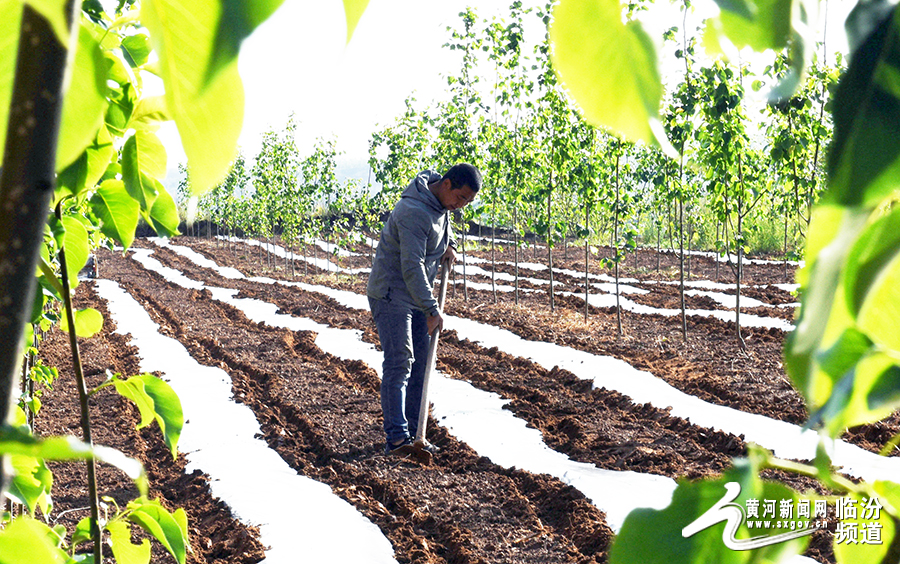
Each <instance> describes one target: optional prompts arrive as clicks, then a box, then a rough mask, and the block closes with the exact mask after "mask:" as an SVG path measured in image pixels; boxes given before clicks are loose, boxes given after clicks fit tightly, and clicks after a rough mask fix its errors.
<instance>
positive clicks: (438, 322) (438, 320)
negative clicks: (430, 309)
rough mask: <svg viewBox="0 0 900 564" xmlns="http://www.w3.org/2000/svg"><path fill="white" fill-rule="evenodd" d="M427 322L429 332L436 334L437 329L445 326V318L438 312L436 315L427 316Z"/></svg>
mask: <svg viewBox="0 0 900 564" xmlns="http://www.w3.org/2000/svg"><path fill="white" fill-rule="evenodd" d="M425 323H426V324H427V326H428V334H429V335H434V332H435V330H437V329H442V328H443V327H444V318H443V317H442V316H441V314H440V313H438V314H437V315H435V316H431V315H429V316H427V317H426V319H425Z"/></svg>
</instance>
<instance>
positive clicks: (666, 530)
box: [609, 459, 809, 564]
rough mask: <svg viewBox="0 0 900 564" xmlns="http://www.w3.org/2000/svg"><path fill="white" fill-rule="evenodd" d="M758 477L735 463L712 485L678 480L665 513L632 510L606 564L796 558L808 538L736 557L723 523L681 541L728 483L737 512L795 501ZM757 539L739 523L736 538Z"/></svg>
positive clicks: (750, 465) (720, 563)
mask: <svg viewBox="0 0 900 564" xmlns="http://www.w3.org/2000/svg"><path fill="white" fill-rule="evenodd" d="M758 472H759V467H758V465H757V462H754V461H751V460H748V459H738V460H736V461H735V467H734V468H731V469H729V470H728V471H727V472H726V473H725V474H724V475H723V476H722V477H721V478H719V479H717V480H704V481H699V482H690V481H687V480H680V481H679V483H678V487H677V488H676V489H675V492H674V494H673V496H672V503H671V504H670V505H669V506H668V507H667V508H665V509H663V510H655V509H636V510H634V511H632V512H631V513H630V514H629V515H628V517H627V518H626V519H625V522H624V523H623V525H622V529H621V530H620V531H619V534H618V536H617V537H616V540H615V543H614V544H613V546H612V548H611V549H610V555H609V562H610V564H737V563H744V562H760V561H772V562H776V561H779V558H783V557H789V556H791V555H795V554H799V553H800V552H802V551H803V549H804V548H805V546H806V544H807V542H808V540H809V537H804V538H800V539H794V540H791V541H787V542H784V543H779V544H773V545H770V546H767V547H764V548H760V549H756V550H752V551H751V550H740V551H738V550H731V549H730V548H727V547H726V546H725V543H724V541H723V532H724V531H725V524H724V523H722V522H719V523H717V524H714V525H712V526H710V527H708V528H705V529H703V530H700V531H698V532H696V533H694V534H692V535H690V536H687V537H685V536H684V533H683V530H684V528H685V527H688V526H689V525H692V524H693V523H694V522H695V521H696V520H697V519H698V518H699V517H701V516H702V515H704V514H706V513H707V512H708V511H709V510H710V509H711V508H712V507H713V506H714V505H715V504H716V503H718V502H720V501H721V500H722V499H723V497H724V496H725V494H726V492H727V490H726V486H725V484H726V483H728V482H737V483H738V484H739V485H740V488H741V491H740V494H739V495H738V496H737V498H736V499H735V500H734V501H733V503H734V504H735V505H738V506H739V507H743V506H745V505H746V501H747V500H748V499H758V500H762V499H772V500H792V501H796V494H795V493H794V492H793V491H791V490H790V489H788V488H787V487H785V486H783V485H781V484H777V483H774V482H763V481H762V480H760V479H759V476H758ZM760 511H762V510H761V509H760ZM742 513H743V512H742ZM741 517H743V515H742V516H741ZM778 532H782V531H778ZM726 534H727V533H726ZM756 534H758V533H757V532H754V533H753V534H751V532H750V530H749V529H747V527H746V523H745V521H744V520H743V518H741V526H740V527H739V529H738V532H737V534H736V536H737V538H738V539H747V538H750V537H753V536H756Z"/></svg>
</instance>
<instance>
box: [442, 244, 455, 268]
mask: <svg viewBox="0 0 900 564" xmlns="http://www.w3.org/2000/svg"><path fill="white" fill-rule="evenodd" d="M444 261H447V262H449V263H450V264H449V266H453V263H454V262H456V249H454V248H453V247H447V250H446V251H444V255H443V256H442V257H441V262H444Z"/></svg>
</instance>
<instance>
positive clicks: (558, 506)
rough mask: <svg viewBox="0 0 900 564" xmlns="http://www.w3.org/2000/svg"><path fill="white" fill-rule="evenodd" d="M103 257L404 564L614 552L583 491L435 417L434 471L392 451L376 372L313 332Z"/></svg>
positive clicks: (597, 556) (300, 465)
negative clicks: (323, 344)
mask: <svg viewBox="0 0 900 564" xmlns="http://www.w3.org/2000/svg"><path fill="white" fill-rule="evenodd" d="M101 260H102V262H103V264H104V272H103V276H104V277H106V278H110V279H113V280H115V281H117V282H118V283H120V284H121V285H122V286H123V287H124V288H126V289H127V291H128V292H129V293H131V294H132V295H133V296H134V297H136V298H137V299H138V300H139V301H140V302H141V303H142V304H143V305H144V306H145V307H146V308H147V310H148V311H149V312H150V313H151V316H152V317H153V318H154V320H155V321H156V322H157V323H159V324H160V326H161V328H162V331H163V333H165V334H168V335H170V336H172V337H174V338H176V339H178V340H179V341H180V342H182V343H183V344H184V345H185V346H186V347H187V348H188V350H189V351H190V352H191V354H192V356H194V357H195V358H196V359H197V360H198V361H199V362H201V363H204V364H208V365H211V366H219V367H221V368H223V369H225V370H226V371H227V372H228V373H229V374H230V375H231V377H232V380H233V382H234V392H235V397H236V398H237V399H238V400H239V401H241V402H243V403H246V404H247V405H248V406H249V407H251V409H253V411H254V412H255V413H256V416H257V419H258V420H259V421H260V424H261V426H262V428H263V432H264V435H265V440H266V441H267V442H268V443H269V445H270V446H271V447H272V448H273V449H275V450H276V451H277V452H278V453H279V454H280V455H281V456H282V458H284V459H285V461H287V462H288V464H289V465H291V466H292V467H293V468H294V469H296V470H297V471H298V473H300V474H303V475H306V476H309V477H311V478H313V479H316V480H319V481H322V482H324V483H326V484H328V485H330V486H331V487H332V489H333V490H334V491H335V492H336V493H337V494H338V495H340V496H341V497H343V498H344V499H346V500H347V501H348V502H350V503H352V504H353V505H354V506H356V507H357V508H358V509H359V510H360V512H361V513H362V514H364V515H365V516H367V517H368V518H369V519H371V520H372V521H373V522H374V523H375V524H376V525H378V526H379V527H380V528H381V529H382V530H383V531H384V532H385V535H386V536H387V537H388V538H389V539H390V540H391V542H392V543H393V545H394V547H395V550H396V556H397V558H398V560H399V561H400V562H417V563H430V562H509V563H513V562H534V563H545V562H593V561H597V562H602V561H604V560H605V554H606V550H607V548H608V545H609V541H610V539H611V535H612V534H611V531H610V530H609V528H608V527H607V526H606V525H605V521H604V517H603V514H602V513H601V512H600V511H598V510H597V509H596V507H595V506H594V505H592V504H591V503H590V502H589V501H588V500H587V499H585V498H584V496H583V495H582V494H581V493H580V492H578V491H577V490H575V489H574V488H572V487H570V486H567V485H565V484H563V483H561V482H559V481H558V480H555V479H553V478H550V477H548V476H539V475H534V474H530V473H526V472H521V471H516V470H507V469H504V468H500V467H498V466H496V465H494V464H492V463H490V461H489V460H487V459H485V458H482V457H479V456H478V455H477V454H476V453H475V452H473V451H472V450H471V449H470V448H469V447H468V446H466V445H465V444H463V443H460V442H458V441H457V440H455V439H454V438H453V437H452V436H450V435H449V434H448V433H447V432H446V430H444V429H443V428H442V427H440V426H438V425H436V422H434V421H432V423H433V425H432V427H431V432H430V434H429V439H430V440H431V441H432V442H434V443H435V444H437V445H439V446H440V447H441V449H442V450H441V452H440V453H439V454H438V455H437V457H436V459H435V464H434V465H433V466H432V467H429V468H422V467H418V466H415V465H412V464H411V463H407V462H398V461H397V460H395V459H392V458H388V457H385V456H383V455H382V454H381V447H382V444H383V442H382V441H383V438H382V432H381V410H380V404H379V400H378V379H377V375H376V374H375V372H374V371H373V370H372V369H371V368H369V367H367V366H365V365H363V364H362V363H360V362H352V361H343V360H340V359H338V358H336V357H333V356H331V355H328V354H325V353H323V352H322V351H321V350H319V349H318V348H317V347H316V346H315V345H314V338H315V336H314V335H313V334H311V333H309V332H302V331H301V332H291V331H287V330H283V329H272V328H270V327H267V326H260V325H258V324H255V323H252V322H250V321H248V320H247V319H246V318H245V317H244V316H243V314H241V313H240V312H238V311H236V310H234V309H233V308H231V307H229V306H226V305H222V304H220V303H218V302H216V301H214V300H212V299H211V296H210V294H209V292H207V291H203V292H198V291H191V290H184V289H182V288H179V287H176V286H173V285H171V284H168V283H166V282H164V281H163V280H162V279H161V278H160V277H159V276H158V275H155V274H149V273H147V272H146V271H144V270H143V269H142V268H141V267H140V266H139V265H137V264H136V263H135V262H134V261H132V260H131V259H128V258H122V257H120V256H114V255H110V256H103V257H102V258H101ZM189 274H195V273H190V272H189Z"/></svg>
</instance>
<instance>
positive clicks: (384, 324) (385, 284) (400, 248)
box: [366, 163, 481, 454]
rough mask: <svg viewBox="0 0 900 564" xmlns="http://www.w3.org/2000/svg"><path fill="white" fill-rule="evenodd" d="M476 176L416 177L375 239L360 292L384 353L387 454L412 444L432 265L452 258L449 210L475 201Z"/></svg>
mask: <svg viewBox="0 0 900 564" xmlns="http://www.w3.org/2000/svg"><path fill="white" fill-rule="evenodd" d="M480 189H481V173H480V172H479V171H478V169H477V168H475V167H474V166H472V165H470V164H467V163H460V164H456V165H454V166H453V167H451V168H450V170H448V171H447V173H446V174H444V176H440V175H439V174H437V173H436V172H434V171H431V170H426V171H424V172H421V173H419V174H418V175H417V176H416V177H415V178H414V179H413V181H412V182H411V183H410V184H409V186H408V187H407V188H406V189H405V190H404V191H403V194H402V195H401V197H400V201H399V202H397V205H396V206H394V210H393V211H392V212H391V215H390V217H389V218H388V220H387V222H385V225H384V228H383V229H382V230H381V238H380V239H379V241H378V249H377V251H376V252H375V260H374V261H373V262H372V272H371V273H370V274H369V283H368V287H367V291H366V293H367V294H368V297H369V307H370V309H371V310H372V317H374V318H375V325H376V327H377V328H378V338H379V339H380V341H381V348H382V351H383V352H384V363H383V365H382V368H383V375H382V379H381V410H382V413H383V415H384V432H385V435H386V436H387V441H386V443H385V448H384V450H385V453H387V454H391V453H395V452H400V451H399V450H398V449H401V450H402V447H404V446H406V445H409V444H412V441H413V439H414V438H415V436H416V426H417V425H418V422H419V404H420V402H421V401H422V384H423V380H424V377H425V362H426V357H427V355H428V346H429V343H430V341H431V335H433V334H434V332H435V330H437V329H440V328H441V327H442V326H443V323H444V319H443V317H441V313H440V311H439V310H438V303H437V300H436V299H435V297H434V294H433V287H434V279H435V277H436V276H437V271H438V264H439V263H440V262H443V261H448V262H449V265H452V264H453V261H454V260H455V259H456V252H455V250H454V246H455V242H454V240H453V237H452V235H453V234H452V231H451V228H450V212H451V211H454V210H458V209H461V208H463V207H465V206H467V205H468V204H470V203H471V202H472V200H474V199H475V195H476V194H477V193H478V190H480Z"/></svg>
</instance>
